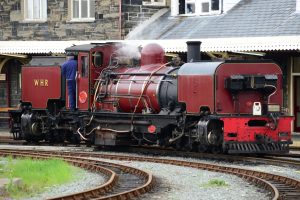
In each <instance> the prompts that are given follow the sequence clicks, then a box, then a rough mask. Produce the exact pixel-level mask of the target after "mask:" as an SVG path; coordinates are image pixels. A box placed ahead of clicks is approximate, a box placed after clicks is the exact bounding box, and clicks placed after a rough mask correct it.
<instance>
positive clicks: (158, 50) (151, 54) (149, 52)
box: [141, 43, 166, 66]
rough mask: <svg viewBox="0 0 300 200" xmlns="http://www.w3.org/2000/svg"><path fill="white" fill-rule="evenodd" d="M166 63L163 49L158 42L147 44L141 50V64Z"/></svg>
mask: <svg viewBox="0 0 300 200" xmlns="http://www.w3.org/2000/svg"><path fill="white" fill-rule="evenodd" d="M164 63H166V58H165V51H164V50H163V48H162V47H161V46H160V45H158V44H154V43H152V44H148V45H146V46H145V47H144V48H143V50H142V52H141V66H145V65H151V64H164Z"/></svg>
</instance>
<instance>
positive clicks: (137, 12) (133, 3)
mask: <svg viewBox="0 0 300 200" xmlns="http://www.w3.org/2000/svg"><path fill="white" fill-rule="evenodd" d="M166 7H167V6H145V5H143V1H142V0H122V14H123V17H122V22H123V25H122V27H123V30H122V36H126V35H127V34H128V33H129V32H130V31H131V30H132V29H133V28H134V27H136V26H137V25H139V24H140V23H142V22H143V21H145V20H147V19H149V18H150V17H151V16H152V15H153V14H154V13H156V12H157V11H159V10H160V9H162V8H166Z"/></svg>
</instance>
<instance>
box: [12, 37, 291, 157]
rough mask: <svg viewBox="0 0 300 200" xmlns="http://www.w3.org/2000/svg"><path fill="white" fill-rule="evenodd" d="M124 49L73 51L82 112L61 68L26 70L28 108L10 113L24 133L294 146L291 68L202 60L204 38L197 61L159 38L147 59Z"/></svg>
mask: <svg viewBox="0 0 300 200" xmlns="http://www.w3.org/2000/svg"><path fill="white" fill-rule="evenodd" d="M119 47H120V45H119V44H116V43H103V44H87V45H79V46H73V47H69V48H67V49H66V52H72V53H74V54H76V55H77V56H76V58H77V60H78V74H77V80H76V85H77V97H76V102H77V104H76V106H77V109H76V111H71V110H70V109H69V105H68V99H67V98H66V97H67V96H68V95H67V91H66V89H65V88H66V85H65V81H64V78H63V77H62V76H61V73H60V66H59V65H56V66H35V67H33V66H24V67H23V71H22V80H24V82H23V84H22V86H23V88H22V100H21V107H20V109H19V110H14V111H11V116H12V129H11V131H12V132H13V133H14V135H15V138H16V139H24V138H25V139H26V140H29V141H30V140H46V141H62V142H63V141H65V140H69V141H71V142H79V141H80V140H85V141H87V142H90V143H92V144H95V145H101V146H106V145H107V146H116V145H131V144H139V145H141V144H144V143H147V144H153V145H161V146H173V147H176V148H182V149H188V150H196V151H199V152H207V151H211V152H228V153H274V152H277V153H278V152H281V153H283V152H288V150H289V144H291V120H292V119H293V118H292V117H291V116H287V115H286V114H285V113H283V112H282V106H283V92H282V84H283V83H282V72H281V69H280V67H279V66H278V65H277V64H275V63H274V62H272V61H261V60H260V61H247V62H245V61H217V62H212V61H201V60H200V42H188V54H187V60H188V62H187V63H185V64H183V65H181V66H178V65H177V64H174V63H173V62H167V61H166V57H165V52H164V50H163V48H162V47H160V46H159V45H158V44H149V45H146V46H145V47H144V48H143V49H142V50H141V52H140V57H139V58H137V57H133V56H131V55H127V54H125V53H124V52H123V53H122V52H121V51H119ZM122 48H125V52H126V47H122ZM128 52H129V51H128Z"/></svg>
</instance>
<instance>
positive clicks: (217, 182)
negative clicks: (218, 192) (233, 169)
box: [201, 179, 229, 188]
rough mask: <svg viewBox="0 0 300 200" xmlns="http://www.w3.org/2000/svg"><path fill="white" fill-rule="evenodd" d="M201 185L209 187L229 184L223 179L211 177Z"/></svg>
mask: <svg viewBox="0 0 300 200" xmlns="http://www.w3.org/2000/svg"><path fill="white" fill-rule="evenodd" d="M201 186H202V187H205V188H209V187H227V186H229V185H228V184H227V183H226V182H225V181H224V180H219V179H211V180H210V181H208V183H205V184H202V185H201Z"/></svg>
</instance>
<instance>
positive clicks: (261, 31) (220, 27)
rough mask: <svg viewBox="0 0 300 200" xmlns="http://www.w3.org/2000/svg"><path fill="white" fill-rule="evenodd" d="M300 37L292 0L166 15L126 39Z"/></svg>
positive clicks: (248, 0) (255, 0) (256, 0)
mask: <svg viewBox="0 0 300 200" xmlns="http://www.w3.org/2000/svg"><path fill="white" fill-rule="evenodd" d="M287 35H288V36H295V35H300V13H299V12H298V13H296V0H242V1H240V2H239V3H238V4H237V5H235V6H234V7H233V8H232V9H231V10H229V11H228V12H227V13H225V14H220V15H213V16H192V17H191V16H177V17H171V16H170V12H168V13H166V14H164V15H163V16H161V17H160V18H159V19H157V20H156V21H154V22H153V23H151V24H150V25H148V26H146V27H145V28H144V29H143V30H142V31H140V32H139V33H138V34H137V35H135V36H134V38H130V39H193V38H232V37H266V36H287Z"/></svg>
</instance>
